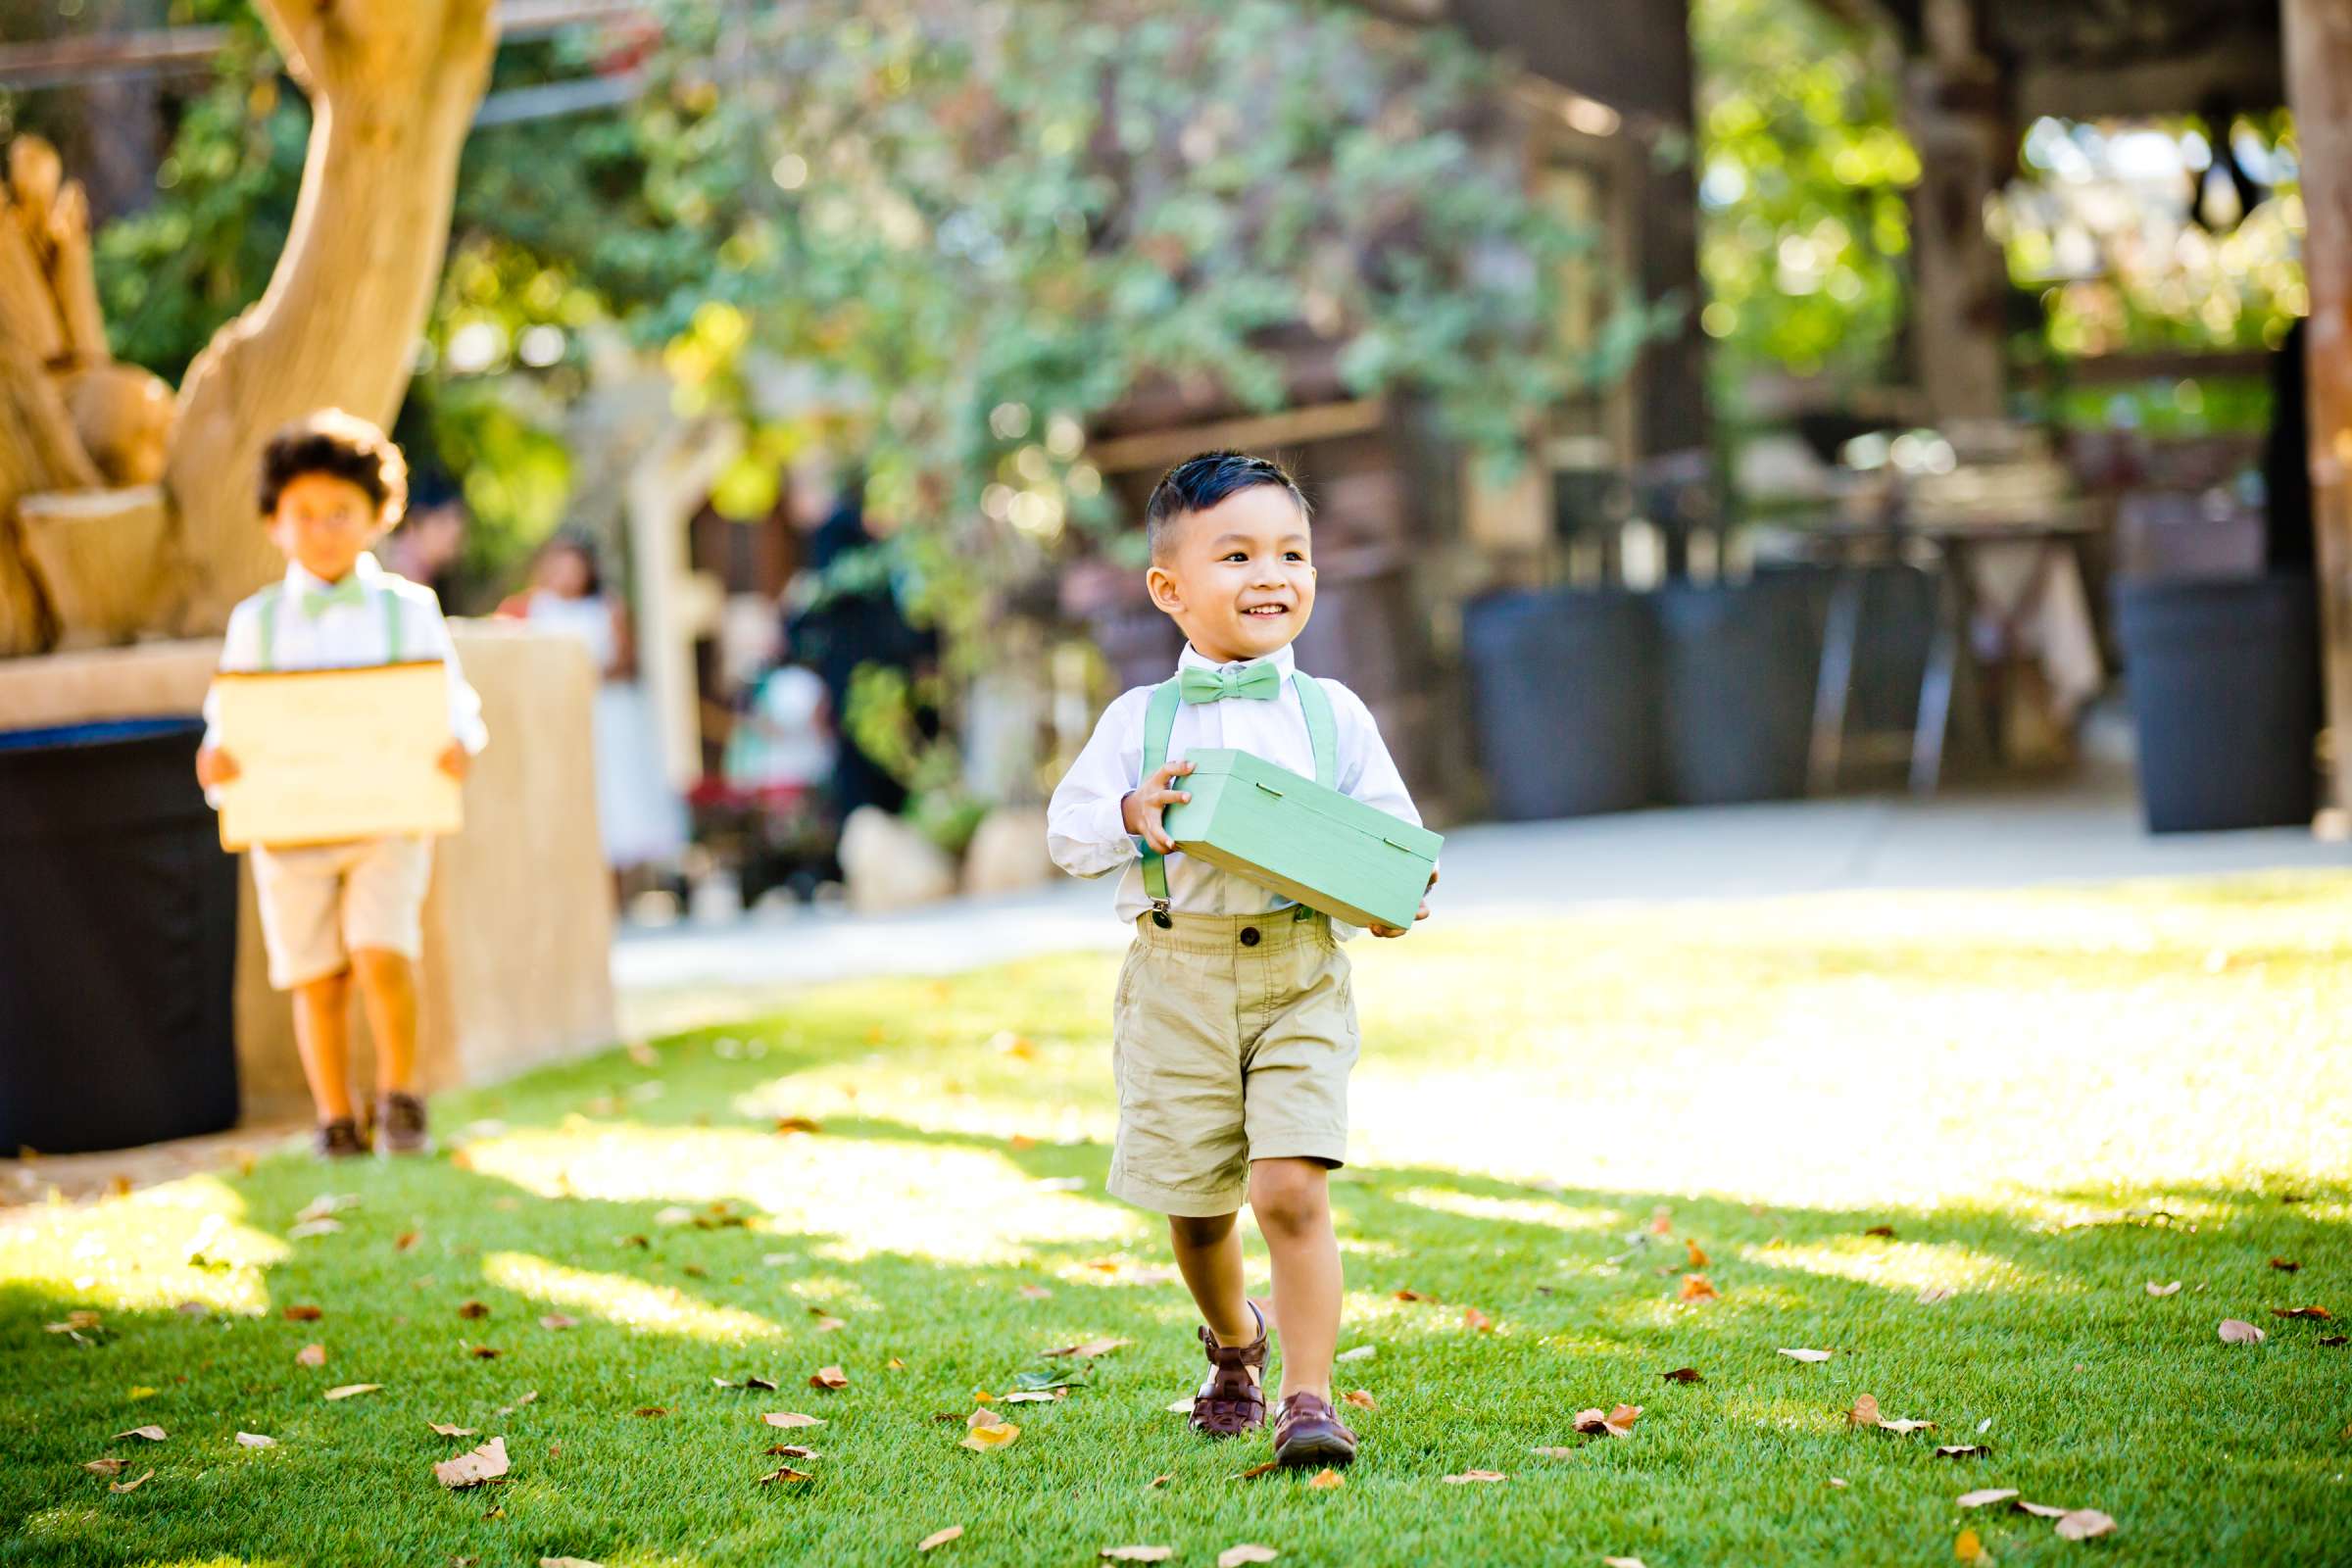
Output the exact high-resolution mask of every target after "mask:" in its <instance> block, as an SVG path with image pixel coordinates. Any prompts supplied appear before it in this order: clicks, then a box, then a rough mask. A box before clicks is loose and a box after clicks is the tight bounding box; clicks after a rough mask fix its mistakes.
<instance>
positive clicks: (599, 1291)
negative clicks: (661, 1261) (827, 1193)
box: [482, 1252, 784, 1345]
mask: <svg viewBox="0 0 2352 1568" xmlns="http://www.w3.org/2000/svg"><path fill="white" fill-rule="evenodd" d="M482 1278H484V1279H485V1280H488V1281H489V1282H490V1283H491V1284H493V1285H495V1286H498V1287H499V1288H500V1289H501V1290H508V1291H514V1292H515V1293H516V1294H517V1295H521V1296H528V1297H532V1298H534V1299H538V1300H541V1301H544V1302H547V1303H548V1304H550V1305H553V1306H562V1307H568V1308H570V1309H571V1310H572V1311H575V1312H582V1313H586V1314H587V1315H589V1316H591V1317H599V1318H602V1319H604V1320H605V1321H606V1322H608V1323H617V1324H619V1325H620V1326H622V1327H623V1328H632V1329H651V1330H655V1331H657V1332H660V1333H663V1334H682V1335H685V1336H687V1337H688V1338H690V1339H697V1340H709V1341H711V1343H713V1344H717V1345H740V1344H742V1343H744V1342H745V1341H747V1340H772V1339H777V1338H780V1337H782V1335H783V1332H784V1331H783V1330H782V1329H780V1328H778V1327H777V1326H776V1325H775V1324H773V1323H771V1322H769V1321H768V1320H767V1319H766V1318H763V1317H760V1316H759V1315H758V1314H756V1313H752V1312H745V1311H741V1310H738V1309H737V1308H735V1307H731V1306H714V1305H712V1304H711V1303H710V1302H708V1301H698V1300H696V1299H694V1298H693V1297H691V1296H689V1295H687V1294H686V1293H685V1292H684V1291H681V1290H679V1289H678V1288H677V1287H675V1286H672V1285H649V1284H647V1283H646V1282H645V1281H643V1280H638V1279H631V1278H630V1277H629V1276H628V1275H626V1274H599V1273H596V1272H594V1271H593V1270H590V1269H584V1268H566V1267H564V1265H563V1264H561V1263H555V1262H550V1261H549V1260H548V1259H546V1258H544V1257H535V1256H533V1255H531V1254H530V1253H528V1252H493V1253H491V1254H490V1255H489V1256H488V1257H486V1258H484V1259H482Z"/></svg>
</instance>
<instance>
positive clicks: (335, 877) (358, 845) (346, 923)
mask: <svg viewBox="0 0 2352 1568" xmlns="http://www.w3.org/2000/svg"><path fill="white" fill-rule="evenodd" d="M249 853H250V854H251V855H252V858H253V891H254V896H255V897H256V898H257V899H258V900H259V901H260V903H261V911H262V945H263V946H264V947H265V948H267V949H269V952H270V984H271V985H273V986H275V987H276V988H277V989H278V990H280V991H291V990H293V989H294V988H295V987H296V986H299V985H304V984H307V983H309V982H310V981H313V980H319V979H322V978H324V977H325V976H327V975H330V974H336V973H339V972H341V971H342V970H343V969H344V968H346V967H348V966H349V964H350V962H351V951H352V950H353V949H355V948H388V949H390V950H391V951H392V952H394V953H403V954H406V955H408V956H409V957H411V958H415V957H417V956H419V955H420V954H422V953H423V951H424V890H425V885H426V884H427V883H428V882H430V881H431V880H432V875H433V845H432V841H431V840H430V839H426V838H419V837H414V836H405V837H397V838H381V839H353V840H352V841H351V842H349V843H347V844H314V845H304V846H302V847H301V848H299V849H281V850H272V849H270V848H268V847H267V846H264V845H259V844H257V845H255V846H254V847H253V849H252V850H251V851H250V852H249Z"/></svg>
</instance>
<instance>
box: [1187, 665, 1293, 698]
mask: <svg viewBox="0 0 2352 1568" xmlns="http://www.w3.org/2000/svg"><path fill="white" fill-rule="evenodd" d="M1176 690H1177V691H1178V692H1179V693H1180V694H1181V695H1182V696H1183V698H1184V700H1185V701H1186V702H1188V703H1221V702H1223V701H1224V700H1225V699H1226V698H1228V697H1254V698H1257V699H1259V700H1260V701H1270V700H1272V699H1273V698H1276V697H1280V696H1281V695H1282V671H1281V670H1279V669H1276V668H1275V667H1274V665H1273V663H1272V662H1271V661H1268V660H1263V659H1261V660H1259V661H1257V662H1255V663H1250V664H1242V665H1239V666H1238V667H1235V668H1232V669H1202V668H1201V667H1200V666H1198V665H1196V664H1187V665H1185V667H1184V669H1183V670H1182V671H1181V672H1180V673H1179V674H1178V675H1177V677H1176Z"/></svg>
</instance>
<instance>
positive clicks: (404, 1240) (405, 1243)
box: [392, 1231, 417, 1252]
mask: <svg viewBox="0 0 2352 1568" xmlns="http://www.w3.org/2000/svg"><path fill="white" fill-rule="evenodd" d="M416 1245H417V1233H416V1232H415V1231H402V1232H401V1233H400V1234H399V1235H398V1236H395V1237H393V1238H392V1250H394V1251H395V1252H405V1251H407V1250H409V1249H410V1248H412V1247H415V1246H416Z"/></svg>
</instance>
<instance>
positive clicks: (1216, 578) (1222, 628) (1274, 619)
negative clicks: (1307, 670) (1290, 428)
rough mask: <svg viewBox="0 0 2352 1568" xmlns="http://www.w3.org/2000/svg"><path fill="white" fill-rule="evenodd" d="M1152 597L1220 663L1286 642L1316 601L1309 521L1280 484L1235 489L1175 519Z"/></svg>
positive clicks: (1156, 564) (1156, 567) (1151, 580)
mask: <svg viewBox="0 0 2352 1568" xmlns="http://www.w3.org/2000/svg"><path fill="white" fill-rule="evenodd" d="M1146 580H1147V584H1148V586H1149V587H1150V589H1151V592H1152V603H1153V604H1155V605H1157V606H1158V607H1159V608H1160V609H1161V610H1162V611H1164V612H1165V613H1167V614H1168V615H1169V616H1170V617H1172V618H1173V619H1174V620H1175V622H1176V624H1177V625H1179V626H1181V627H1183V628H1184V634H1185V636H1186V637H1188V638H1190V639H1191V641H1192V645H1193V648H1194V649H1195V651H1196V652H1198V653H1199V654H1200V655H1201V657H1202V658H1203V659H1209V660H1213V661H1215V662H1218V663H1220V664H1226V663H1235V662H1241V661H1244V660H1250V659H1263V658H1264V657H1265V656H1266V655H1268V654H1271V653H1273V652H1275V651H1276V650H1277V649H1280V648H1284V647H1287V646H1288V645H1289V644H1290V643H1291V641H1292V640H1293V639H1295V638H1296V637H1297V636H1298V635H1299V632H1300V631H1301V630H1303V629H1304V628H1305V626H1306V621H1307V617H1308V616H1309V615H1310V614H1312V613H1314V608H1315V568H1314V564H1313V561H1312V555H1311V550H1310V545H1309V540H1308V537H1307V521H1306V516H1305V515H1304V514H1303V513H1301V512H1300V511H1299V504H1298V503H1297V502H1295V501H1293V500H1292V499H1291V496H1290V492H1289V491H1287V490H1284V489H1283V488H1281V487H1280V486H1278V485H1266V484H1259V485H1251V486H1250V487H1249V488H1247V489H1243V490H1237V491H1235V492H1234V493H1233V494H1231V495H1229V496H1227V497H1226V498H1225V499H1224V500H1222V501H1220V502H1218V503H1217V504H1216V505H1215V506H1213V507H1208V508H1206V509H1204V510H1202V511H1200V512H1194V513H1189V514H1187V515H1185V516H1184V517H1183V518H1182V520H1181V521H1179V522H1178V524H1177V526H1176V529H1175V539H1174V541H1173V542H1172V544H1170V545H1169V547H1168V548H1167V549H1166V550H1165V551H1164V552H1163V553H1162V555H1161V557H1160V558H1159V559H1157V560H1155V561H1153V562H1152V570H1151V573H1150V575H1149V577H1148V578H1147V579H1146Z"/></svg>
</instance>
